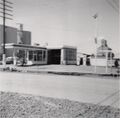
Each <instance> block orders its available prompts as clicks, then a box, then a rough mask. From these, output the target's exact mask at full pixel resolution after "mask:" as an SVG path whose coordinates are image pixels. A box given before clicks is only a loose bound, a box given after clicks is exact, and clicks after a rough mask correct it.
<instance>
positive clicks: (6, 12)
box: [0, 0, 13, 66]
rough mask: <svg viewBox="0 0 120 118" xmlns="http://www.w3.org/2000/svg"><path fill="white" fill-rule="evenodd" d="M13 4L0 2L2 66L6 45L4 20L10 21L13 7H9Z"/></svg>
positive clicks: (4, 0) (3, 0) (5, 0)
mask: <svg viewBox="0 0 120 118" xmlns="http://www.w3.org/2000/svg"><path fill="white" fill-rule="evenodd" d="M12 4H13V3H12V2H9V1H8V0H0V17H1V18H2V19H3V58H2V61H3V65H4V66H5V65H6V51H5V43H6V20H12V18H11V17H12V16H13V15H12V14H11V12H13V7H12V6H11V5H12Z"/></svg>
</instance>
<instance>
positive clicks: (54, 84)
mask: <svg viewBox="0 0 120 118" xmlns="http://www.w3.org/2000/svg"><path fill="white" fill-rule="evenodd" d="M119 86H120V80H119V79H112V78H110V77H109V78H107V79H104V78H99V77H98V78H97V77H85V76H63V75H51V74H50V75H49V74H39V75H37V74H28V73H25V74H23V73H10V72H0V91H11V92H19V93H30V94H34V95H40V96H49V97H57V98H67V99H70V100H76V101H80V102H88V103H96V104H100V105H111V106H113V107H119V108H120V105H119V102H120V97H119V95H120V92H119Z"/></svg>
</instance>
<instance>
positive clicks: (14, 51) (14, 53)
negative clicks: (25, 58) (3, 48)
mask: <svg viewBox="0 0 120 118" xmlns="http://www.w3.org/2000/svg"><path fill="white" fill-rule="evenodd" d="M13 64H14V65H15V66H16V65H17V58H16V50H15V49H14V48H13Z"/></svg>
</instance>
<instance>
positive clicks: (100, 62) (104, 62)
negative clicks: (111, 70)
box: [90, 58, 114, 66]
mask: <svg viewBox="0 0 120 118" xmlns="http://www.w3.org/2000/svg"><path fill="white" fill-rule="evenodd" d="M90 62H91V65H92V66H106V65H108V66H114V60H106V59H105V58H97V59H95V58H91V60H90Z"/></svg>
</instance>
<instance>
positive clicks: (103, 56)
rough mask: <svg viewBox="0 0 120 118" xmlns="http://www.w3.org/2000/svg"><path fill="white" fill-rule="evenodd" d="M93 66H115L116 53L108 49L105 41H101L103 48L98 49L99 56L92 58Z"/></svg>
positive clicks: (95, 55)
mask: <svg viewBox="0 0 120 118" xmlns="http://www.w3.org/2000/svg"><path fill="white" fill-rule="evenodd" d="M91 65H96V66H106V65H107V66H113V65H114V53H113V52H112V49H111V48H110V47H108V45H107V41H106V40H105V39H102V40H101V46H100V47H98V48H97V54H94V55H93V56H91Z"/></svg>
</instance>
